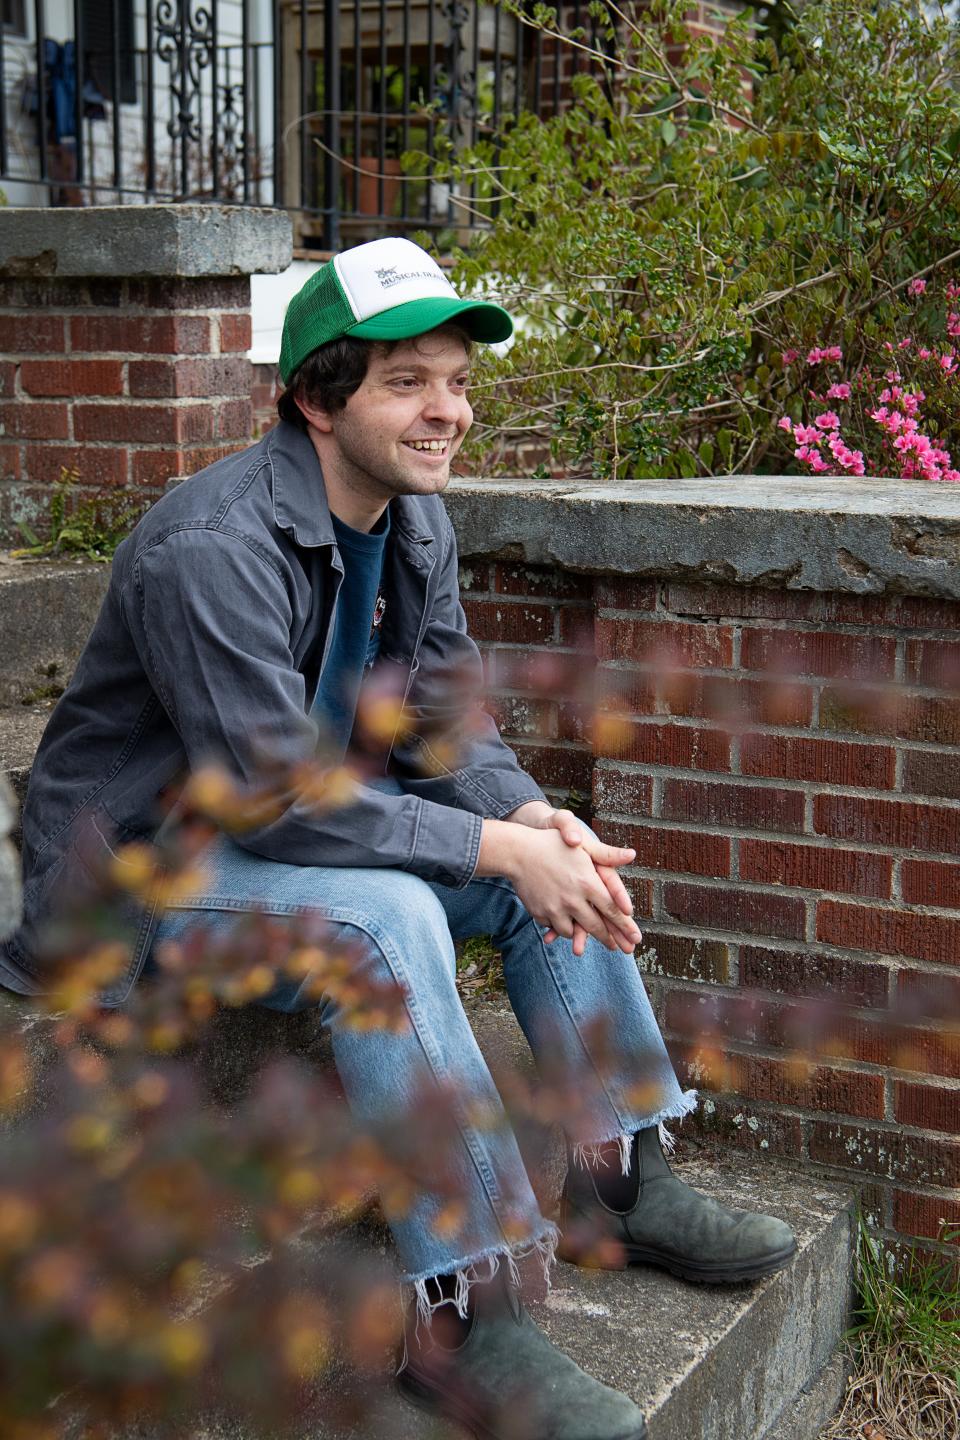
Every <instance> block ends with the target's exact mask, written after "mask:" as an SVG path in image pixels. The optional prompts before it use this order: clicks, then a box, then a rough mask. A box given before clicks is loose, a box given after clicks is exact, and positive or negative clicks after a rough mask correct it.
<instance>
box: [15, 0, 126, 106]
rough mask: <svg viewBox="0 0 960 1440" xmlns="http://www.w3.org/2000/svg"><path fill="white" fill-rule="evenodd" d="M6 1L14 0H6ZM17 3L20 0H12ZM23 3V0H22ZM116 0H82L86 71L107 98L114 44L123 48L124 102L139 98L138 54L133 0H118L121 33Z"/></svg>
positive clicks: (121, 60) (120, 57) (109, 96)
mask: <svg viewBox="0 0 960 1440" xmlns="http://www.w3.org/2000/svg"><path fill="white" fill-rule="evenodd" d="M3 3H4V4H5V5H6V4H8V3H11V0H3ZM12 3H17V0H12ZM20 3H22V0H20ZM113 8H114V7H113V0H80V11H81V17H82V18H81V24H82V26H83V55H84V64H83V75H84V79H85V80H92V81H93V83H94V85H95V86H96V88H97V89H98V90H99V92H100V94H101V95H103V96H105V98H106V99H107V100H112V99H113V98H114V96H113V47H114V44H115V43H116V45H117V48H118V50H119V56H118V60H119V65H118V69H119V72H120V95H119V97H118V98H119V99H120V100H121V101H122V103H123V104H124V105H132V104H134V103H135V101H136V98H137V72H136V56H135V54H134V50H133V0H117V4H116V8H117V22H118V23H117V35H116V37H114V34H113Z"/></svg>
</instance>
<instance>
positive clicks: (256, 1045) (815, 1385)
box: [0, 994, 853, 1440]
mask: <svg viewBox="0 0 960 1440" xmlns="http://www.w3.org/2000/svg"><path fill="white" fill-rule="evenodd" d="M467 1010H468V1014H469V1015H470V1019H471V1023H472V1025H473V1027H474V1030H475V1033H476V1034H477V1038H478V1040H479V1042H480V1045H481V1048H482V1050H483V1052H484V1054H485V1055H486V1057H487V1060H488V1063H489V1064H490V1066H491V1069H492V1070H493V1071H494V1073H497V1072H498V1070H502V1069H503V1068H504V1067H507V1066H515V1065H519V1066H521V1067H522V1068H523V1069H525V1070H527V1071H528V1072H529V1070H530V1069H531V1067H532V1060H531V1057H530V1053H529V1050H528V1048H527V1045H526V1041H525V1040H524V1038H523V1036H522V1034H521V1032H520V1030H519V1027H518V1026H517V1024H516V1021H515V1019H514V1018H513V1015H512V1013H511V1012H510V1011H509V1009H508V1008H507V1006H506V1005H505V1003H504V1002H503V1001H501V1000H500V999H494V1000H493V1001H489V1000H488V1001H477V1000H471V1001H469V1002H467ZM4 1017H6V1019H7V1020H8V1021H10V1022H12V1023H14V1024H16V1026H17V1028H18V1029H20V1030H21V1031H22V1032H23V1033H24V1034H26V1035H27V1036H28V1040H29V1044H30V1048H31V1050H32V1053H33V1055H34V1057H35V1060H36V1062H37V1065H38V1068H39V1070H40V1071H41V1073H42V1070H43V1067H44V1064H45V1062H46V1061H47V1060H48V1059H49V1028H50V1022H49V1021H48V1020H46V1019H45V1018H42V1017H38V1015H37V1012H36V1009H35V1007H34V1006H32V1005H31V1004H28V1003H25V1002H22V1001H17V1000H15V999H14V998H13V997H11V996H5V995H2V994H0V1026H2V1022H3V1019H4ZM277 1053H291V1054H298V1055H301V1056H304V1057H308V1058H310V1059H311V1060H312V1061H313V1062H314V1063H317V1064H319V1065H328V1064H331V1063H332V1061H331V1057H330V1050H329V1045H328V1042H327V1039H326V1037H325V1035H324V1034H323V1032H322V1030H321V1029H320V1028H319V1026H318V1025H317V1022H316V1019H315V1017H314V1016H312V1015H309V1014H307V1015H303V1016H298V1017H293V1018H292V1019H291V1018H287V1017H281V1016H276V1015H270V1014H265V1013H263V1012H260V1011H255V1010H246V1011H237V1012H232V1011H231V1012H223V1013H222V1015H221V1016H220V1017H218V1019H217V1021H216V1022H215V1023H214V1024H213V1025H212V1026H211V1027H210V1031H209V1034H208V1036H207V1039H206V1041H205V1043H204V1044H203V1045H202V1046H200V1047H198V1048H197V1051H196V1055H195V1061H196V1064H197V1065H198V1067H199V1068H200V1070H201V1072H202V1074H203V1076H204V1080H205V1083H206V1085H207V1086H208V1088H209V1091H210V1093H211V1095H212V1096H213V1097H214V1098H215V1099H216V1100H217V1101H218V1102H219V1103H225V1104H228V1105H229V1104H230V1103H231V1101H234V1100H236V1098H237V1097H238V1095H239V1094H240V1093H241V1092H242V1091H243V1089H244V1088H245V1087H246V1085H247V1084H249V1081H250V1078H251V1076H252V1075H253V1074H254V1073H255V1072H256V1069H257V1067H258V1066H259V1065H260V1064H262V1063H263V1061H264V1060H265V1059H266V1058H267V1057H268V1056H270V1055H275V1054H277ZM41 1083H42V1082H41ZM522 1138H523V1141H524V1148H525V1156H526V1158H527V1161H528V1165H529V1166H530V1168H531V1173H534V1172H535V1183H536V1187H537V1190H538V1194H539V1195H540V1198H541V1205H542V1208H543V1209H544V1210H545V1212H549V1211H550V1210H551V1209H552V1207H553V1206H554V1205H555V1203H556V1200H557V1198H558V1193H559V1188H560V1184H561V1181H562V1172H563V1164H564V1159H563V1147H562V1143H561V1140H560V1137H559V1135H558V1134H557V1133H556V1132H555V1131H550V1132H542V1133H541V1134H540V1135H538V1136H530V1135H526V1136H524V1137H522ZM680 1138H681V1150H680V1155H681V1158H680V1159H678V1161H677V1162H676V1164H675V1168H676V1170H677V1172H678V1174H679V1175H680V1176H681V1177H682V1178H683V1179H684V1180H686V1181H687V1182H688V1183H690V1184H692V1185H695V1186H696V1187H697V1188H698V1189H700V1190H702V1191H704V1192H705V1193H707V1194H710V1195H712V1196H714V1197H716V1198H717V1199H718V1200H721V1201H723V1202H725V1203H728V1204H732V1205H738V1206H740V1207H742V1208H745V1209H753V1210H758V1209H759V1210H763V1211H765V1212H768V1213H770V1214H774V1215H778V1216H780V1217H782V1218H783V1219H785V1220H787V1221H788V1222H789V1223H790V1224H791V1225H792V1226H793V1228H794V1230H795V1231H796V1233H797V1237H798V1241H799V1251H798V1254H797V1256H796V1258H795V1259H794V1260H793V1261H792V1262H791V1264H790V1265H789V1267H787V1269H786V1270H784V1271H782V1272H780V1273H779V1274H778V1275H774V1276H771V1277H770V1278H769V1279H768V1280H766V1281H761V1282H759V1283H758V1284H755V1285H737V1286H726V1287H719V1286H693V1285H688V1284H685V1283H683V1282H682V1281H679V1280H676V1279H674V1278H673V1277H672V1276H670V1275H667V1274H665V1273H661V1272H660V1271H657V1270H654V1269H651V1268H642V1269H637V1270H633V1271H628V1272H623V1273H608V1272H599V1271H588V1270H580V1269H578V1268H576V1267H574V1266H570V1265H566V1264H562V1263H561V1264H558V1266H557V1267H556V1270H555V1276H554V1283H553V1288H552V1291H551V1293H550V1294H549V1295H547V1296H541V1297H540V1298H538V1299H534V1300H532V1301H531V1302H530V1304H531V1311H532V1313H533V1314H534V1316H535V1318H536V1319H537V1321H538V1323H539V1324H541V1325H542V1327H543V1328H544V1330H545V1331H546V1332H547V1334H548V1335H549V1336H550V1338H551V1339H552V1340H553V1341H554V1342H555V1343H556V1344H558V1345H559V1346H560V1347H561V1348H562V1349H563V1350H565V1351H566V1352H567V1353H568V1354H569V1355H571V1356H572V1357H573V1358H574V1359H575V1360H576V1361H577V1363H578V1364H580V1365H582V1367H583V1368H584V1369H585V1370H587V1371H589V1373H591V1374H592V1375H595V1376H596V1377H597V1378H599V1379H601V1380H603V1381H604V1382H606V1383H607V1384H610V1385H613V1386H615V1387H617V1388H618V1389H621V1390H623V1391H625V1392H626V1393H627V1394H628V1395H630V1396H631V1397H632V1398H633V1399H634V1400H635V1401H636V1403H637V1404H638V1405H639V1406H641V1408H642V1409H643V1410H644V1412H645V1414H646V1415H647V1417H648V1425H649V1432H650V1440H779V1437H781V1436H787V1435H789V1436H791V1437H794V1436H795V1437H796V1440H815V1437H816V1435H817V1433H818V1431H819V1429H820V1428H821V1427H822V1425H823V1424H824V1423H825V1422H826V1421H827V1419H828V1418H829V1417H830V1415H831V1414H832V1413H833V1412H834V1411H835V1409H836V1407H837V1404H838V1403H839V1400H840V1397H841V1395H842V1392H843V1386H844V1382H845V1379H846V1370H845V1367H844V1364H843V1362H842V1360H840V1359H838V1356H837V1352H838V1346H839V1344H840V1340H841V1337H842V1335H843V1332H844V1330H845V1328H846V1325H847V1323H848V1316H849V1313H850V1301H851V1272H852V1260H853V1225H852V1199H851V1196H850V1193H849V1192H848V1191H846V1190H845V1189H843V1188H841V1187H839V1186H836V1185H833V1184H830V1183H827V1182H823V1181H820V1180H816V1179H813V1178H811V1177H810V1176H809V1175H806V1174H804V1173H802V1172H800V1171H799V1170H797V1171H794V1170H792V1169H789V1168H786V1167H784V1166H783V1165H781V1164H774V1163H772V1162H768V1161H764V1160H763V1159H762V1158H759V1157H747V1156H745V1155H742V1154H737V1155H736V1156H725V1155H724V1154H723V1153H722V1152H719V1151H715V1150H711V1149H709V1148H706V1147H704V1146H701V1145H695V1144H692V1143H689V1142H687V1143H683V1140H682V1134H681V1137H680ZM363 1239H364V1240H365V1241H366V1243H367V1244H368V1245H369V1243H370V1242H371V1239H372V1240H373V1242H374V1244H375V1245H376V1244H379V1245H382V1246H384V1247H386V1248H387V1249H389V1242H388V1238H387V1236H386V1234H385V1232H378V1230H377V1229H376V1226H374V1227H373V1228H372V1229H371V1226H370V1224H369V1223H368V1224H367V1226H366V1227H365V1231H364V1235H363ZM325 1243H329V1242H328V1241H325V1240H321V1239H316V1240H314V1239H311V1237H310V1236H309V1235H307V1236H305V1237H304V1238H303V1239H302V1240H301V1241H300V1244H301V1245H303V1246H304V1247H306V1248H307V1249H309V1248H311V1247H313V1246H319V1245H322V1244H325ZM389 1373H390V1361H389V1358H385V1368H384V1381H385V1383H386V1381H387V1380H388V1379H389ZM331 1383H332V1382H331ZM327 1408H328V1407H327ZM324 1414H325V1405H324V1399H323V1390H322V1388H321V1390H320V1391H319V1392H318V1394H317V1398H316V1403H315V1404H312V1405H311V1406H310V1407H309V1409H308V1410H307V1411H305V1412H304V1414H303V1416H302V1418H301V1420H300V1422H298V1425H297V1432H296V1433H297V1435H298V1436H299V1437H302V1440H307V1437H310V1440H334V1437H335V1436H336V1435H337V1432H336V1431H335V1430H334V1429H333V1428H332V1427H330V1426H329V1424H328V1423H326V1422H325V1419H324ZM138 1433H140V1432H138ZM227 1433H230V1434H231V1435H234V1436H236V1440H242V1437H241V1436H239V1435H237V1432H236V1431H235V1430H233V1429H230V1430H229V1431H228V1430H227V1429H223V1428H222V1427H219V1426H218V1425H217V1424H216V1423H215V1422H213V1421H211V1422H210V1424H209V1426H202V1427H201V1428H199V1429H198V1431H197V1435H198V1437H199V1436H200V1435H209V1436H210V1437H211V1440H212V1437H214V1436H220V1435H226V1434H227ZM461 1434H462V1432H461V1431H459V1430H456V1429H455V1428H453V1427H450V1426H446V1425H440V1424H436V1423H433V1422H429V1421H427V1420H425V1418H424V1417H423V1416H422V1415H421V1414H420V1413H419V1412H417V1411H415V1410H413V1409H411V1408H410V1407H409V1406H407V1405H406V1404H405V1403H404V1402H402V1401H400V1400H399V1399H397V1398H395V1397H394V1396H393V1394H392V1392H390V1391H389V1390H387V1391H385V1393H384V1397H383V1400H382V1405H381V1408H380V1410H379V1411H378V1413H377V1415H376V1417H375V1419H374V1421H373V1422H372V1423H371V1425H370V1426H369V1427H368V1428H367V1429H366V1430H365V1431H364V1435H365V1437H367V1440H373V1437H376V1440H380V1437H382V1440H388V1437H389V1440H424V1437H428V1436H430V1437H435V1440H454V1437H455V1436H459V1435H461Z"/></svg>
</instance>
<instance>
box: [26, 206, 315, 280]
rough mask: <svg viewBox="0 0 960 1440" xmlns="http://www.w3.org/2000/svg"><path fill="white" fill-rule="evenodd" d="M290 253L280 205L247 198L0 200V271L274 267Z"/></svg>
mask: <svg viewBox="0 0 960 1440" xmlns="http://www.w3.org/2000/svg"><path fill="white" fill-rule="evenodd" d="M292 255H293V229H292V224H291V220H290V216H289V215H288V214H287V212H286V211H285V210H266V209H257V208H253V207H250V206H246V205H93V206H90V207H89V208H87V209H71V208H63V209H44V208H39V207H38V208H27V207H15V206H2V207H0V275H2V276H5V277H7V278H21V279H30V280H42V279H51V278H54V277H59V278H63V279H81V278H84V279H89V278H94V277H96V276H110V277H111V278H113V279H127V278H140V277H142V278H145V279H149V278H163V277H166V276H169V277H171V278H173V277H179V278H183V279H194V278H202V277H204V276H214V275H217V276H230V275H276V274H279V273H280V271H282V270H285V269H286V268H287V266H288V265H289V264H290V260H291V257H292Z"/></svg>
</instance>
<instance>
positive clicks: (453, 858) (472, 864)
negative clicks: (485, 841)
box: [404, 802, 483, 890]
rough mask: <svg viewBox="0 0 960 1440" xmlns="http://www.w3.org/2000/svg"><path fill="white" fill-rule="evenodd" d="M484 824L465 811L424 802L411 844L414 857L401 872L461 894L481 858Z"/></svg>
mask: <svg viewBox="0 0 960 1440" xmlns="http://www.w3.org/2000/svg"><path fill="white" fill-rule="evenodd" d="M482 830H483V820H482V818H481V817H480V816H479V815H474V814H472V813H471V812H470V811H468V810H454V809H451V808H450V807H449V806H446V805H432V804H430V803H429V802H424V804H423V805H422V807H421V811H420V824H419V825H418V827H417V834H416V838H415V840H414V842H413V856H412V858H411V860H410V863H409V864H408V865H406V866H405V867H404V868H405V869H407V870H410V871H412V872H413V874H415V875H419V876H420V877H421V878H422V879H424V880H435V881H437V882H438V883H439V884H440V885H449V886H450V887H451V888H452V889H454V890H462V889H463V888H464V886H466V885H469V883H470V881H471V880H472V879H473V875H474V871H475V870H476V868H477V861H478V860H479V858H480V835H481V832H482Z"/></svg>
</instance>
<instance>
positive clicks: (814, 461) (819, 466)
mask: <svg viewBox="0 0 960 1440" xmlns="http://www.w3.org/2000/svg"><path fill="white" fill-rule="evenodd" d="M809 464H810V469H811V470H812V471H813V473H814V474H815V475H824V474H826V472H827V471H828V470H829V469H830V466H829V465H828V464H827V462H826V460H824V458H823V456H822V455H821V454H820V452H819V451H818V450H815V451H814V452H813V454H812V455H811V456H810V461H809Z"/></svg>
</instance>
